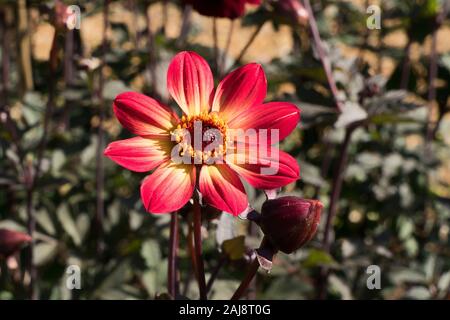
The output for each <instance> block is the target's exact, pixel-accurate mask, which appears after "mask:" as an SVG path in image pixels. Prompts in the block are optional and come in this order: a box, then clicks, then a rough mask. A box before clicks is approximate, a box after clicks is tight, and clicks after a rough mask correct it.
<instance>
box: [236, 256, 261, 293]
mask: <svg viewBox="0 0 450 320" xmlns="http://www.w3.org/2000/svg"><path fill="white" fill-rule="evenodd" d="M258 268H259V261H258V259H257V258H256V257H255V258H254V259H253V261H252V263H251V264H250V267H249V268H248V270H247V274H246V275H245V278H244V279H243V280H242V282H241V284H240V285H239V288H237V290H236V291H235V293H234V294H233V296H232V297H231V300H239V299H240V298H241V297H242V296H243V294H244V293H245V291H247V289H248V286H249V285H250V283H251V282H252V280H253V277H254V276H255V274H256V272H257V271H258Z"/></svg>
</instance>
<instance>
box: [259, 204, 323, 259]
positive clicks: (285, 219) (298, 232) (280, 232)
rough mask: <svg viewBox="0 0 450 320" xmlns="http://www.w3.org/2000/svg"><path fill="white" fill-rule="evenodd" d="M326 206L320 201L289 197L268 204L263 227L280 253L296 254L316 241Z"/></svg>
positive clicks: (264, 210) (263, 210)
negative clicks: (322, 213) (308, 243)
mask: <svg viewBox="0 0 450 320" xmlns="http://www.w3.org/2000/svg"><path fill="white" fill-rule="evenodd" d="M322 208H323V205H322V203H320V202H319V201H317V200H307V199H302V198H299V197H293V196H287V197H281V198H277V199H273V200H268V201H266V202H264V204H263V206H262V210H261V220H260V226H261V229H262V231H263V232H264V234H265V235H266V237H267V238H268V239H269V241H270V242H271V243H272V244H273V245H274V246H275V247H276V248H277V249H278V250H280V251H282V252H284V253H288V254H289V253H292V252H294V251H295V250H297V249H299V248H300V247H302V246H303V245H304V244H306V243H307V242H308V241H310V240H311V239H312V237H313V236H314V235H315V233H316V231H317V227H318V226H319V222H320V214H321V212H322Z"/></svg>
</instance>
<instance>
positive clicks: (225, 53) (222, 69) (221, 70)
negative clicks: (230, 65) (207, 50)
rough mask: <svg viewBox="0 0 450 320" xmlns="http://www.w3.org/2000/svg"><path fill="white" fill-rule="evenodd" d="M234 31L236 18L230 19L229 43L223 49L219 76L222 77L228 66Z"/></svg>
mask: <svg viewBox="0 0 450 320" xmlns="http://www.w3.org/2000/svg"><path fill="white" fill-rule="evenodd" d="M233 31H234V20H230V28H229V29H228V36H227V43H226V44H225V49H224V50H223V53H222V57H221V60H220V67H219V77H222V75H223V72H224V70H225V67H226V63H227V57H228V52H229V51H230V45H231V39H232V37H233Z"/></svg>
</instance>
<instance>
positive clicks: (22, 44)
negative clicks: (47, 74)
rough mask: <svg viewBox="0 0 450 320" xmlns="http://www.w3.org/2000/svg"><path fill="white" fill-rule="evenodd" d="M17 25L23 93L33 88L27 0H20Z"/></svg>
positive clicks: (18, 2)
mask: <svg viewBox="0 0 450 320" xmlns="http://www.w3.org/2000/svg"><path fill="white" fill-rule="evenodd" d="M17 6H18V13H17V19H18V21H17V27H18V34H19V48H18V49H19V67H20V74H21V82H22V94H24V93H25V92H26V91H28V90H33V87H34V84H33V68H32V66H31V40H30V33H29V30H28V20H29V17H28V9H27V1H26V0H18V1H17Z"/></svg>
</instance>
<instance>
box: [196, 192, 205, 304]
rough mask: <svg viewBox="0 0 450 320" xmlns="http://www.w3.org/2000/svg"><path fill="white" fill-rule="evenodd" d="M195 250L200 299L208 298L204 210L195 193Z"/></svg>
mask: <svg viewBox="0 0 450 320" xmlns="http://www.w3.org/2000/svg"><path fill="white" fill-rule="evenodd" d="M193 213H194V216H193V220H194V250H195V258H196V263H197V272H198V273H197V277H198V279H197V280H198V288H199V291H200V300H207V295H206V280H205V266H204V264H203V256H202V212H201V208H200V203H199V200H198V196H197V195H194V212H193Z"/></svg>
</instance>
